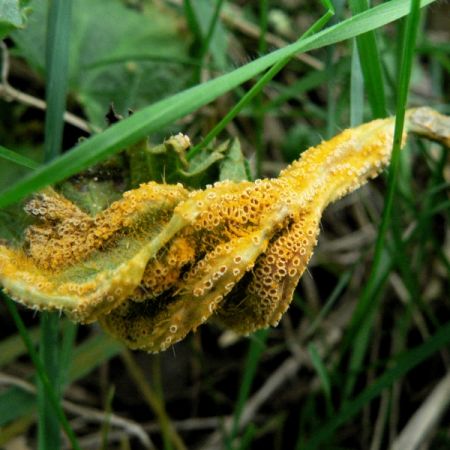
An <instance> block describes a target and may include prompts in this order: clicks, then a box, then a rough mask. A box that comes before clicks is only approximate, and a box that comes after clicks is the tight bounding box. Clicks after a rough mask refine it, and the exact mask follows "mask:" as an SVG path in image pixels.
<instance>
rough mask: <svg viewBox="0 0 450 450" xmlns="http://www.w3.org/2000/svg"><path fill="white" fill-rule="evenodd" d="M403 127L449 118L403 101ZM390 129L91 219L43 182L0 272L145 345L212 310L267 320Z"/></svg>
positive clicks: (427, 132)
mask: <svg viewBox="0 0 450 450" xmlns="http://www.w3.org/2000/svg"><path fill="white" fill-rule="evenodd" d="M407 130H408V131H413V132H416V133H419V134H421V135H424V136H426V137H429V138H431V139H434V140H438V141H440V142H442V143H444V144H445V145H447V146H449V145H450V118H448V117H445V116H442V115H440V114H438V113H436V112H434V111H432V110H431V109H428V108H419V109H416V110H410V111H408V113H407ZM393 132H394V118H388V119H379V120H375V121H373V122H369V123H367V124H364V125H361V126H359V127H357V128H354V129H349V130H345V131H344V132H342V133H341V134H339V135H338V136H336V137H334V138H333V139H331V140H329V141H327V142H322V143H321V144H319V145H318V146H316V147H313V148H310V149H308V150H307V151H305V152H304V153H303V154H302V156H301V158H300V159H299V160H298V161H296V162H294V163H293V164H291V165H290V166H288V167H287V168H286V169H285V170H283V171H282V172H281V174H280V176H279V177H278V178H277V179H264V180H256V181H255V182H249V181H240V182H236V181H230V180H225V181H220V182H217V183H215V184H214V185H213V186H207V187H206V189H204V190H193V191H189V190H187V189H186V188H185V187H183V186H182V185H181V184H177V185H170V184H158V183H155V182H150V183H144V184H141V186H140V187H139V188H137V189H134V190H130V191H127V192H125V193H124V195H123V197H122V198H121V199H120V200H118V201H116V202H114V203H113V204H112V205H111V206H110V207H109V208H107V209H106V210H104V211H102V212H100V213H98V214H97V215H96V216H94V217H91V216H89V215H87V214H86V213H84V212H83V211H81V210H80V209H79V208H78V207H77V206H75V205H74V204H73V203H71V202H70V201H68V200H67V199H65V198H64V197H62V196H61V195H59V194H57V193H55V192H54V191H52V190H50V189H47V190H46V191H44V192H42V193H39V194H37V195H36V197H35V198H34V199H33V200H31V201H30V203H29V204H28V205H27V206H26V210H27V212H28V213H29V214H31V215H33V216H35V217H36V218H37V219H38V220H39V221H40V223H39V224H36V225H32V226H30V227H29V228H28V229H27V232H26V235H25V244H24V245H23V247H22V248H11V247H8V246H5V245H0V282H1V283H2V284H3V286H4V288H5V290H6V291H7V292H8V293H9V294H10V295H11V296H12V297H13V298H14V299H16V300H17V301H19V302H21V303H23V304H25V305H27V306H29V307H32V308H36V309H41V310H42V309H50V310H51V309H57V310H62V311H64V312H66V313H67V314H68V315H69V316H70V317H71V318H72V319H74V320H77V321H80V322H84V323H86V322H92V321H95V320H99V321H100V323H101V324H102V326H103V327H104V328H105V329H106V330H107V331H108V332H110V333H111V334H112V335H114V336H116V337H117V338H119V339H120V340H122V341H123V342H124V343H125V344H126V345H128V346H129V347H131V348H140V349H144V350H147V351H150V352H157V351H161V350H165V349H166V348H168V347H169V346H170V345H172V344H174V343H175V342H177V341H179V340H181V339H183V338H184V337H185V336H186V335H187V334H188V333H189V332H190V331H194V330H196V329H197V328H198V326H199V325H201V324H202V323H204V322H205V321H207V320H208V319H210V318H213V319H214V320H215V321H217V322H220V323H221V324H223V325H225V326H226V327H228V328H230V329H232V330H234V331H236V332H238V333H241V334H247V333H250V332H253V331H255V330H257V329H259V328H265V327H268V326H275V325H276V324H277V323H278V322H279V320H280V319H281V317H282V315H283V314H284V312H285V311H286V310H287V308H288V306H289V304H290V302H291V299H292V296H293V292H294V289H295V287H296V285H297V283H298V281H299V279H300V277H301V276H302V274H303V272H304V270H305V268H306V265H307V264H308V261H309V259H310V258H311V255H312V253H313V249H314V246H315V245H316V242H317V236H318V234H319V222H320V219H321V216H322V212H323V210H324V208H325V207H326V206H327V205H328V204H329V203H330V202H333V201H335V200H337V199H339V198H341V197H343V196H344V195H346V194H348V193H349V192H351V191H353V190H355V189H357V188H358V187H360V186H361V185H362V184H364V183H366V182H367V181H368V180H369V179H370V178H374V177H376V176H377V175H378V174H379V173H380V172H381V170H383V168H384V167H386V165H387V164H388V162H389V159H390V154H391V148H392V141H393ZM405 139H406V133H405V135H404V138H403V144H404V142H405Z"/></svg>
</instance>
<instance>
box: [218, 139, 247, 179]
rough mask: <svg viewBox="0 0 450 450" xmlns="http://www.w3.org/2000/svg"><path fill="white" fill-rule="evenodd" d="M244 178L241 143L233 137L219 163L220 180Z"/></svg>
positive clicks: (245, 172) (245, 173)
mask: <svg viewBox="0 0 450 450" xmlns="http://www.w3.org/2000/svg"><path fill="white" fill-rule="evenodd" d="M246 179H247V171H246V169H245V158H244V155H243V154H242V150H241V144H240V142H239V141H238V140H237V139H233V140H232V141H231V143H230V145H229V148H228V151H227V153H226V155H225V158H224V159H223V161H222V162H221V164H220V180H234V181H242V180H246Z"/></svg>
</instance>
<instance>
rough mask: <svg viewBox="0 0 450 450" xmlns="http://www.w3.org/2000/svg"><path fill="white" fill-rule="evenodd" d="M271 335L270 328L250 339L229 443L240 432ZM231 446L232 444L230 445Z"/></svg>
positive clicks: (258, 332)
mask: <svg viewBox="0 0 450 450" xmlns="http://www.w3.org/2000/svg"><path fill="white" fill-rule="evenodd" d="M268 335H269V330H268V329H266V330H260V331H257V332H256V333H254V334H253V335H252V339H251V341H250V348H249V350H248V354H247V359H246V361H245V365H244V375H243V378H242V382H241V385H240V388H239V394H238V399H237V402H236V406H235V409H234V414H233V425H232V428H231V434H230V436H229V443H230V444H231V443H232V442H233V441H234V439H235V438H236V436H237V433H238V432H239V421H240V418H241V414H242V411H243V410H244V406H245V403H246V401H247V399H248V397H249V395H250V389H251V386H252V384H253V380H254V378H255V374H256V369H257V368H258V363H259V360H260V359H261V355H262V354H263V352H264V350H265V348H266V340H267V337H268ZM230 448H231V445H230Z"/></svg>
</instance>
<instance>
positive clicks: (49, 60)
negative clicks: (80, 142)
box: [45, 0, 72, 161]
mask: <svg viewBox="0 0 450 450" xmlns="http://www.w3.org/2000/svg"><path fill="white" fill-rule="evenodd" d="M71 9H72V0H65V1H52V2H49V11H48V20H47V43H46V45H47V47H46V83H45V90H46V94H45V97H46V101H47V112H46V115H45V160H46V161H50V160H52V159H53V158H55V157H56V156H58V155H59V153H60V152H61V142H62V134H63V127H64V121H63V114H64V110H65V108H66V91H67V75H68V67H69V37H70V17H71Z"/></svg>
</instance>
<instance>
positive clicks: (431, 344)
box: [305, 323, 450, 450]
mask: <svg viewBox="0 0 450 450" xmlns="http://www.w3.org/2000/svg"><path fill="white" fill-rule="evenodd" d="M448 345H450V323H447V324H446V325H444V326H443V327H441V328H440V329H439V330H438V331H437V332H436V333H435V334H434V335H433V336H432V337H431V338H430V339H428V340H427V341H426V342H424V343H423V344H421V345H420V346H418V347H416V348H413V349H412V350H410V351H408V352H407V353H405V354H403V355H401V356H399V357H398V359H397V361H396V363H395V365H394V366H393V367H392V368H390V369H389V370H387V371H386V372H385V373H384V374H383V375H382V376H381V377H379V378H378V379H377V380H376V381H375V382H373V383H371V384H370V386H369V387H368V388H367V389H365V390H364V391H363V392H362V393H361V394H360V395H358V396H357V397H356V398H355V399H354V400H352V401H351V402H349V403H348V404H347V405H346V406H344V407H343V408H342V410H341V411H339V413H338V414H336V415H335V416H334V417H333V418H332V419H331V420H329V421H328V422H327V423H325V424H324V425H323V426H322V427H320V428H319V429H317V431H316V432H315V434H314V436H313V437H312V438H311V440H310V441H309V442H308V444H307V445H306V447H305V448H306V449H307V450H313V449H316V448H326V447H323V446H320V444H321V443H323V442H325V441H327V440H328V439H329V438H331V437H332V436H333V434H334V433H335V431H336V430H337V428H339V426H340V425H342V424H344V423H346V422H348V421H349V420H350V419H351V418H352V417H353V416H355V414H357V413H358V412H359V411H360V410H361V409H362V408H363V407H364V406H365V405H367V404H368V403H369V402H370V401H371V400H373V399H374V398H376V397H377V396H379V395H380V394H381V393H382V392H383V390H384V389H386V388H388V387H390V386H392V384H393V383H395V382H396V381H397V380H399V379H400V378H402V377H403V376H405V375H406V374H407V373H408V372H409V371H410V370H411V369H413V368H414V367H416V366H417V365H419V364H420V363H422V362H423V361H425V360H426V359H427V358H429V357H430V356H431V355H433V354H434V353H435V352H437V351H439V350H440V349H442V348H445V347H446V346H448Z"/></svg>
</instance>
